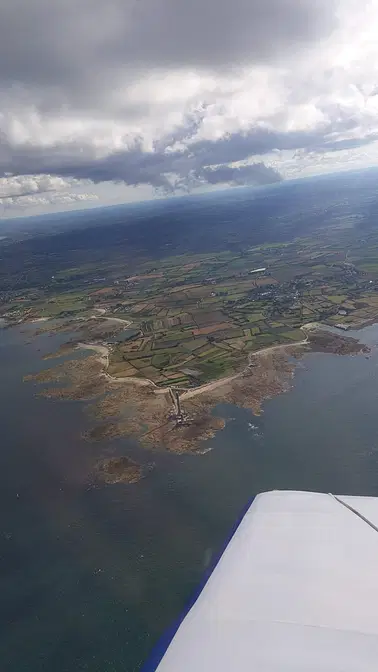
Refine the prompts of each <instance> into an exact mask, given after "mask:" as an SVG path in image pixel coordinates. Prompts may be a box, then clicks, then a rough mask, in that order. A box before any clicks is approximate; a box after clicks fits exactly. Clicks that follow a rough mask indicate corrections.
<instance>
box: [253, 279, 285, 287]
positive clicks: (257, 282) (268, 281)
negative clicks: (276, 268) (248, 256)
mask: <svg viewBox="0 0 378 672" xmlns="http://www.w3.org/2000/svg"><path fill="white" fill-rule="evenodd" d="M278 284H279V283H278V280H276V279H275V278H258V279H257V280H255V285H256V287H263V286H264V285H278Z"/></svg>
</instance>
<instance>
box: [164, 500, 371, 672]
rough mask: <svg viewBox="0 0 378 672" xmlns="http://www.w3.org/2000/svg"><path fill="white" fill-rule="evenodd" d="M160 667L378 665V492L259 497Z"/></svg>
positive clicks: (336, 668) (306, 670) (359, 671)
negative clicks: (376, 494) (369, 493)
mask: <svg viewBox="0 0 378 672" xmlns="http://www.w3.org/2000/svg"><path fill="white" fill-rule="evenodd" d="M347 507H351V508H347ZM358 514H360V515H358ZM360 516H362V517H360ZM375 526H377V527H376V529H375ZM156 669H157V670H158V672H239V671H243V672H244V671H246V672H247V671H248V672H249V671H250V672H377V670H378V498H374V497H344V496H340V497H339V498H334V497H333V496H332V495H327V494H318V493H310V492H281V491H274V492H268V493H264V494H261V495H259V496H258V497H256V499H255V500H254V502H253V504H252V505H251V507H250V509H249V510H248V512H247V514H246V515H245V517H244V518H243V520H242V522H241V524H240V526H239V527H238V529H237V531H236V532H235V534H234V536H233V537H232V539H231V541H230V543H229V545H228V546H227V548H226V550H225V552H224V554H223V555H222V557H221V559H220V561H219V563H218V565H217V566H216V568H215V570H214V571H213V573H212V575H211V576H210V579H209V580H208V582H207V584H206V585H205V587H204V589H203V591H202V592H201V594H200V596H199V597H198V599H197V601H196V602H195V604H194V606H193V607H192V608H191V610H190V611H189V613H188V614H187V616H186V617H185V619H184V620H183V622H182V623H181V625H180V627H179V628H178V630H177V632H176V634H175V636H174V638H173V640H172V642H171V644H170V645H169V647H168V649H167V651H166V652H165V655H164V656H163V658H162V659H161V661H160V664H159V665H158V666H157V668H156Z"/></svg>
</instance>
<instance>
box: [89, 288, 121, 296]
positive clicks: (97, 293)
mask: <svg viewBox="0 0 378 672" xmlns="http://www.w3.org/2000/svg"><path fill="white" fill-rule="evenodd" d="M114 289H115V288H114V287H103V288H102V289H96V291H95V292H91V294H90V295H89V296H101V295H102V294H110V293H111V292H114Z"/></svg>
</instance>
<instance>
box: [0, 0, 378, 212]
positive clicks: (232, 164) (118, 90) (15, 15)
mask: <svg viewBox="0 0 378 672" xmlns="http://www.w3.org/2000/svg"><path fill="white" fill-rule="evenodd" d="M377 26H378V0H190V2H189V1H188V0H80V2H78V0H53V1H52V0H1V2H0V217H11V216H20V214H24V215H34V214H39V213H43V212H46V213H47V212H54V211H59V210H65V209H69V208H73V209H77V208H79V207H93V206H98V205H108V204H112V203H124V202H130V201H140V200H145V199H150V198H155V197H164V196H167V195H173V194H180V193H187V192H192V191H196V190H198V191H204V190H207V189H218V188H224V187H225V186H238V185H264V184H270V183H275V182H279V181H281V180H285V179H291V178H298V177H306V176H311V175H316V174H321V173H332V172H337V171H339V170H350V169H358V168H365V167H368V166H375V165H378V40H377V39H376V34H377Z"/></svg>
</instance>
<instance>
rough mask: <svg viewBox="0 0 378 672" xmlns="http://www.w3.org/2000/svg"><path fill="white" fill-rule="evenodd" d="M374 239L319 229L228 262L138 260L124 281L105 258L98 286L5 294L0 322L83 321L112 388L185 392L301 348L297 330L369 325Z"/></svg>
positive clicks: (80, 277)
mask: <svg viewBox="0 0 378 672" xmlns="http://www.w3.org/2000/svg"><path fill="white" fill-rule="evenodd" d="M336 234H337V235H336ZM376 238H377V237H376V234H375V233H374V232H371V233H370V234H369V236H367V238H366V239H365V240H362V241H361V240H360V238H359V237H357V236H356V234H355V232H354V231H353V230H349V229H348V230H347V231H342V232H340V231H339V230H338V231H337V232H335V231H333V230H332V229H330V231H329V232H327V234H326V235H323V237H322V238H321V239H320V238H319V237H308V238H298V239H295V240H294V241H291V242H284V243H274V244H272V245H269V244H264V245H257V246H252V247H247V246H246V249H241V250H238V251H237V252H235V251H229V250H225V251H220V252H213V253H208V254H182V255H175V256H169V255H168V256H166V257H163V258H160V259H153V260H148V261H146V260H145V259H143V258H141V259H140V260H136V261H135V260H134V261H133V267H132V271H131V272H129V273H128V272H127V271H128V264H127V263H124V264H120V263H119V261H118V262H117V260H114V259H109V262H108V265H106V263H102V271H101V272H102V273H103V274H104V277H100V278H98V277H97V276H96V277H93V268H92V267H91V266H89V267H83V268H82V269H80V268H74V269H73V276H71V275H70V273H69V272H68V271H65V272H64V273H60V275H59V273H58V274H57V276H54V277H53V278H52V279H51V281H50V283H49V284H48V285H47V286H44V287H33V288H29V289H26V290H24V291H22V292H20V291H17V290H16V291H13V292H12V291H10V292H8V293H7V296H5V297H4V295H3V299H4V298H5V300H3V303H2V305H1V315H3V316H4V317H5V318H6V319H8V320H9V321H10V322H11V323H14V322H20V321H30V320H33V319H39V318H41V317H53V318H58V321H59V320H66V321H68V324H69V325H71V326H72V324H73V323H75V321H76V322H77V321H79V323H81V322H83V323H84V322H85V320H87V324H89V325H90V328H89V329H88V330H87V334H86V338H87V340H90V341H91V342H97V343H102V344H105V345H108V347H109V366H108V373H109V375H111V376H112V377H114V378H116V379H124V378H128V377H130V378H133V379H135V378H140V379H143V378H144V379H146V380H148V381H152V383H153V384H154V385H156V386H157V387H161V388H169V387H171V386H175V387H178V388H182V389H185V388H192V387H196V386H199V385H203V384H205V383H207V382H210V381H212V380H216V379H218V378H223V377H226V376H231V375H233V374H236V373H238V372H240V371H242V370H243V369H244V368H245V366H246V362H247V359H248V354H249V353H253V352H256V351H258V350H260V349H263V348H266V347H269V346H271V345H278V344H290V343H295V342H299V341H301V340H303V338H304V334H303V331H302V330H301V327H302V326H303V325H304V324H306V323H309V322H322V323H325V324H327V325H329V326H338V327H341V328H343V329H348V328H350V327H352V326H358V325H362V324H367V323H369V322H371V321H374V320H376V319H377V316H378V241H377V240H376ZM130 325H131V329H130ZM115 326H116V327H117V329H114V327H115ZM105 327H106V328H105Z"/></svg>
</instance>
